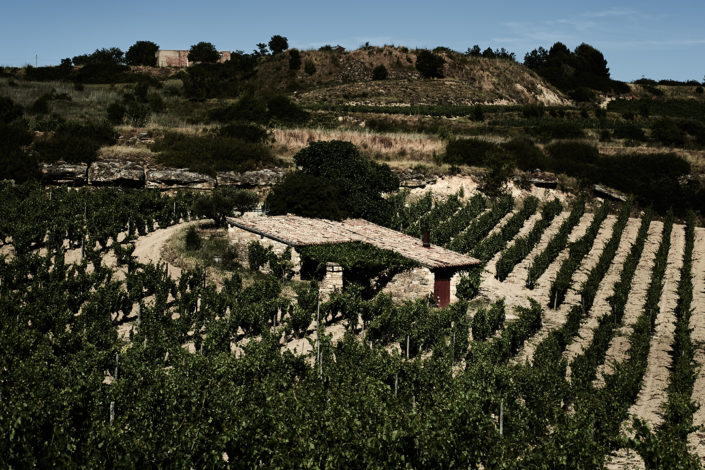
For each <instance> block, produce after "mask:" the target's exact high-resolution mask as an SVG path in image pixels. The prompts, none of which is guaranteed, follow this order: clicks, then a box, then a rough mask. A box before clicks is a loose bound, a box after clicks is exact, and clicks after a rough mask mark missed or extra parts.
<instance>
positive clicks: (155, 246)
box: [132, 220, 212, 279]
mask: <svg viewBox="0 0 705 470" xmlns="http://www.w3.org/2000/svg"><path fill="white" fill-rule="evenodd" d="M206 223H212V221H211V220H196V221H191V222H182V223H180V224H176V225H172V226H170V227H167V228H164V229H158V230H155V231H154V232H151V233H149V234H147V235H145V236H143V237H140V238H138V239H137V240H136V241H135V251H134V252H133V253H132V254H133V256H135V258H137V261H139V262H140V263H144V264H149V263H155V264H156V263H158V262H160V261H163V260H162V249H163V248H164V245H165V244H166V243H167V242H168V241H169V239H170V238H171V237H173V236H174V235H176V234H177V233H179V232H180V231H181V230H183V229H185V228H187V227H189V226H191V225H202V224H206ZM167 268H168V270H169V277H171V278H172V279H179V277H181V268H179V267H177V266H174V265H173V264H169V263H167Z"/></svg>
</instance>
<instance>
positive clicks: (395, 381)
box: [394, 371, 399, 398]
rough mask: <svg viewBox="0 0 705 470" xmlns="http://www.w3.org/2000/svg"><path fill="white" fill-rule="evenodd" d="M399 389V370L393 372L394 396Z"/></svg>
mask: <svg viewBox="0 0 705 470" xmlns="http://www.w3.org/2000/svg"><path fill="white" fill-rule="evenodd" d="M398 389H399V371H397V372H395V373H394V398H396V397H397V390H398Z"/></svg>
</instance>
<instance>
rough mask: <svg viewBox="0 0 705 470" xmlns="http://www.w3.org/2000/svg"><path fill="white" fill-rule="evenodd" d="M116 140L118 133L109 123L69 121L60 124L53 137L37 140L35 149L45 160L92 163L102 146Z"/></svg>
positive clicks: (112, 143) (113, 142)
mask: <svg viewBox="0 0 705 470" xmlns="http://www.w3.org/2000/svg"><path fill="white" fill-rule="evenodd" d="M116 141H117V133H116V132H115V131H114V130H113V128H112V126H110V124H108V123H89V124H81V123H77V122H67V123H63V124H61V125H59V127H58V128H57V129H56V131H55V132H54V135H53V136H52V137H51V139H49V140H45V141H40V142H37V143H36V144H35V149H36V150H37V151H38V153H39V156H40V159H41V160H43V161H48V162H55V161H58V160H63V161H65V162H68V163H81V162H82V163H92V162H93V161H95V159H96V158H97V156H98V150H99V149H100V147H103V146H108V145H114V144H115V142H116Z"/></svg>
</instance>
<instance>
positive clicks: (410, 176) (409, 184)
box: [396, 170, 436, 188]
mask: <svg viewBox="0 0 705 470" xmlns="http://www.w3.org/2000/svg"><path fill="white" fill-rule="evenodd" d="M396 174H397V176H398V177H399V186H401V187H402V188H423V187H425V186H426V185H429V184H433V183H435V182H436V177H435V176H428V175H424V174H423V173H419V172H418V171H413V170H399V171H396Z"/></svg>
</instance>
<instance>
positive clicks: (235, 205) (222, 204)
mask: <svg viewBox="0 0 705 470" xmlns="http://www.w3.org/2000/svg"><path fill="white" fill-rule="evenodd" d="M258 202H259V197H257V195H256V194H255V193H252V192H250V191H244V190H242V189H235V188H229V187H220V188H216V189H214V190H213V191H211V193H210V194H203V195H201V196H199V197H198V198H197V199H196V200H195V201H194V203H193V212H194V213H195V214H196V215H199V216H201V217H207V218H209V219H213V220H214V221H215V224H216V225H217V226H218V227H225V218H226V217H230V216H232V215H233V214H234V212H235V211H236V210H237V211H241V212H244V211H248V210H252V209H254V208H255V206H256V205H257V203H258Z"/></svg>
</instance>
